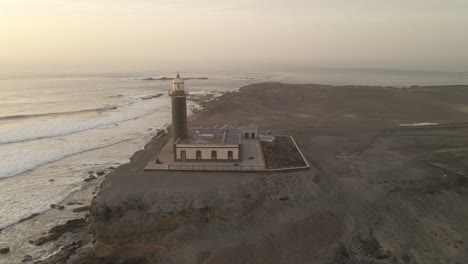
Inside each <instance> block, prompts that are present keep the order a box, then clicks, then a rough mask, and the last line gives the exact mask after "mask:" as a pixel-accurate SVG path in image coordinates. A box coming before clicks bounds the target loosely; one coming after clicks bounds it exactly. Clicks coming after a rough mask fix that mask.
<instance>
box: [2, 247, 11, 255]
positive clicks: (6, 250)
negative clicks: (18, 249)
mask: <svg viewBox="0 0 468 264" xmlns="http://www.w3.org/2000/svg"><path fill="white" fill-rule="evenodd" d="M8 253H10V248H9V247H5V248H0V254H2V255H3V254H8Z"/></svg>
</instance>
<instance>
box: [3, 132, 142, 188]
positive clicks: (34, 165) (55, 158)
mask: <svg viewBox="0 0 468 264" xmlns="http://www.w3.org/2000/svg"><path fill="white" fill-rule="evenodd" d="M140 136H141V135H139V136H135V137H130V138H123V139H119V140H116V141H113V142H110V143H107V144H100V145H94V146H90V147H88V148H83V149H79V150H76V151H70V152H67V153H62V154H58V155H55V156H52V157H50V158H48V159H43V160H41V161H38V162H33V163H29V165H26V166H21V167H19V168H17V169H16V170H10V171H6V172H3V174H2V172H0V180H2V179H6V178H10V177H14V176H17V175H19V174H22V173H25V172H28V171H32V170H34V169H36V168H38V167H40V166H43V165H46V164H49V163H51V162H55V161H59V160H62V159H65V158H68V157H71V156H74V155H77V154H81V153H85V152H88V151H93V150H96V149H100V148H105V147H109V146H113V145H116V144H120V143H122V142H126V141H130V140H133V139H136V138H138V137H140Z"/></svg>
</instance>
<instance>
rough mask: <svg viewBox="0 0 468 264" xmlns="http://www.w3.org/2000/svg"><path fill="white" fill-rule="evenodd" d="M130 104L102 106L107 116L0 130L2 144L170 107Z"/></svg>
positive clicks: (113, 122) (58, 134)
mask: <svg viewBox="0 0 468 264" xmlns="http://www.w3.org/2000/svg"><path fill="white" fill-rule="evenodd" d="M128 106H133V108H130V109H125V108H123V107H121V106H119V107H117V106H111V107H104V108H102V109H104V110H103V112H107V113H109V115H108V116H105V117H99V118H93V119H88V118H87V119H83V120H70V121H50V122H41V123H40V124H34V125H28V126H27V127H21V128H20V129H18V128H16V127H12V128H10V129H9V130H7V129H3V130H2V131H1V132H0V145H4V144H13V143H21V142H27V141H33V140H40V139H47V138H55V137H63V136H68V135H73V134H76V133H81V132H84V131H88V130H92V129H96V128H100V127H104V126H108V125H118V123H122V122H126V121H130V120H134V119H139V118H142V117H145V116H148V115H151V114H153V113H155V112H157V111H159V110H161V109H162V108H164V107H168V106H169V103H168V102H162V103H161V104H158V105H155V104H154V103H152V102H146V103H143V104H133V103H130V104H128ZM108 110H117V111H108ZM119 110H120V111H119Z"/></svg>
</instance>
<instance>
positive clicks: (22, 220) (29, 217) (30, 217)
mask: <svg viewBox="0 0 468 264" xmlns="http://www.w3.org/2000/svg"><path fill="white" fill-rule="evenodd" d="M38 215H40V214H39V213H35V214H32V215H30V216H28V217H25V218H22V219H21V220H19V221H18V223H22V222H24V221H27V220H29V219H33V218H34V217H36V216H38Z"/></svg>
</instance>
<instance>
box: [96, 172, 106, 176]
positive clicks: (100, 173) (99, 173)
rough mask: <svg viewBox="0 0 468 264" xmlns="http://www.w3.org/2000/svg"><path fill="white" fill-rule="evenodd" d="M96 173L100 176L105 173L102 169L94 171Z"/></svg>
mask: <svg viewBox="0 0 468 264" xmlns="http://www.w3.org/2000/svg"><path fill="white" fill-rule="evenodd" d="M96 174H97V176H102V175H104V174H106V173H105V172H104V171H98V172H96Z"/></svg>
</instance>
